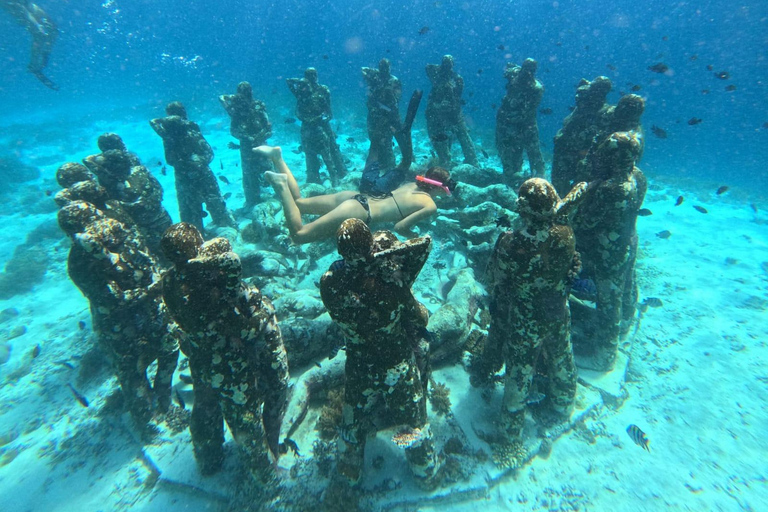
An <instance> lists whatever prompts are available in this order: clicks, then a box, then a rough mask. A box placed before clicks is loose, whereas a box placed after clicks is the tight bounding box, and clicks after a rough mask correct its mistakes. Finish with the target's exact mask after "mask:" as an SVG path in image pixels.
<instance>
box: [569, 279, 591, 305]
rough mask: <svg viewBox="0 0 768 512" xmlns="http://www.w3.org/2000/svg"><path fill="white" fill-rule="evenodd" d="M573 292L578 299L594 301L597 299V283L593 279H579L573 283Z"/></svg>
mask: <svg viewBox="0 0 768 512" xmlns="http://www.w3.org/2000/svg"><path fill="white" fill-rule="evenodd" d="M571 294H573V296H574V297H576V298H577V299H582V300H588V301H592V302H594V300H595V299H597V285H595V282H594V281H593V280H591V279H588V278H587V279H577V280H575V281H574V282H573V284H572V285H571Z"/></svg>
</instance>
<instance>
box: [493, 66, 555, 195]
mask: <svg viewBox="0 0 768 512" xmlns="http://www.w3.org/2000/svg"><path fill="white" fill-rule="evenodd" d="M536 67H537V64H536V61H535V60H533V59H525V61H524V62H523V64H522V65H521V66H517V65H514V64H507V67H506V69H505V70H504V78H506V79H507V94H506V95H505V96H504V99H503V100H502V101H501V106H500V107H499V110H498V112H497V113H496V149H497V150H498V151H499V157H500V158H501V165H502V168H503V171H504V180H505V181H506V182H507V183H509V184H515V183H516V182H519V180H520V179H521V172H522V169H523V151H525V152H526V153H527V154H528V163H529V164H530V167H531V175H532V176H536V177H543V176H544V159H543V158H542V156H541V148H540V147H539V126H538V124H537V123H536V114H537V111H538V108H539V104H541V98H542V96H543V95H544V86H543V85H541V82H540V81H539V80H538V79H537V78H536Z"/></svg>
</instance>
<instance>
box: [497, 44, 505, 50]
mask: <svg viewBox="0 0 768 512" xmlns="http://www.w3.org/2000/svg"><path fill="white" fill-rule="evenodd" d="M496 49H497V50H501V51H504V45H503V44H500V45H499V46H497V47H496Z"/></svg>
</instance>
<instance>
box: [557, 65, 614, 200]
mask: <svg viewBox="0 0 768 512" xmlns="http://www.w3.org/2000/svg"><path fill="white" fill-rule="evenodd" d="M611 87H612V84H611V80H610V79H609V78H607V77H604V76H599V77H597V78H595V79H594V80H593V81H592V82H590V81H588V80H585V79H583V78H582V79H581V82H579V86H578V89H577V90H576V108H574V110H573V112H571V113H570V114H569V115H568V117H566V118H565V120H564V121H563V127H562V128H560V130H558V132H557V135H555V146H554V153H553V156H552V185H554V187H555V189H556V190H557V193H558V194H561V195H562V194H566V193H567V192H568V191H569V190H571V187H573V185H574V184H576V183H578V182H581V181H588V177H587V176H585V175H582V174H581V173H583V172H585V171H583V170H582V169H583V168H584V166H579V162H580V161H581V160H582V159H584V157H586V156H587V153H588V152H589V149H590V148H591V147H592V142H593V141H594V139H595V137H596V136H597V135H598V134H599V133H600V132H601V131H602V130H603V129H604V123H605V121H606V119H607V117H606V115H605V113H606V111H607V110H608V108H609V106H608V105H606V104H605V99H606V97H607V96H608V93H609V92H611Z"/></svg>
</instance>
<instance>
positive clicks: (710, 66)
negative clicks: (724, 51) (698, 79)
mask: <svg viewBox="0 0 768 512" xmlns="http://www.w3.org/2000/svg"><path fill="white" fill-rule="evenodd" d="M713 69H715V66H713V65H712V64H708V65H707V71H712V70H713Z"/></svg>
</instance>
